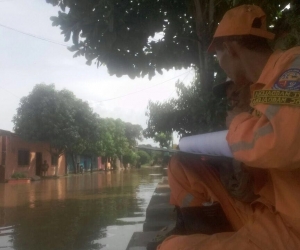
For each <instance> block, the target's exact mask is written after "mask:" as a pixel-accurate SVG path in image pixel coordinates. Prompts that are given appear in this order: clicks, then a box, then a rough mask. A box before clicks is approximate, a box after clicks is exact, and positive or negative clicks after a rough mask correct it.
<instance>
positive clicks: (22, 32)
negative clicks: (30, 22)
mask: <svg viewBox="0 0 300 250" xmlns="http://www.w3.org/2000/svg"><path fill="white" fill-rule="evenodd" d="M0 26H1V27H3V28H6V29H10V30H13V31H15V32H18V33H21V34H23V35H26V36H31V37H34V38H37V39H40V40H43V41H46V42H49V43H53V44H56V45H60V46H64V47H68V45H66V44H62V43H59V42H55V41H52V40H50V39H47V38H43V37H39V36H36V35H33V34H30V33H26V32H24V31H21V30H17V29H15V28H12V27H9V26H6V25H3V24H1V23H0Z"/></svg>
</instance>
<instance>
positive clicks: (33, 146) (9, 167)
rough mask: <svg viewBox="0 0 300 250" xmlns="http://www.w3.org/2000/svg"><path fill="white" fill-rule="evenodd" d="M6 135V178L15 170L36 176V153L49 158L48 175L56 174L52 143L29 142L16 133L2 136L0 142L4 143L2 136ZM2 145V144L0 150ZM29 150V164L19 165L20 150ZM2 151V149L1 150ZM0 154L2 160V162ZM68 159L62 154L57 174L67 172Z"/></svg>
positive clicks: (43, 157)
mask: <svg viewBox="0 0 300 250" xmlns="http://www.w3.org/2000/svg"><path fill="white" fill-rule="evenodd" d="M3 136H5V137H6V159H5V179H9V178H10V177H11V175H12V174H13V173H15V172H23V173H25V174H26V175H27V177H33V176H36V175H37V173H36V153H37V152H40V153H41V154H42V161H44V160H47V162H48V164H49V169H48V172H47V175H48V176H51V175H54V174H55V166H52V165H51V154H50V152H49V149H50V145H49V143H45V142H27V141H24V140H22V139H21V138H20V137H18V136H16V135H13V134H12V135H2V136H0V144H2V137H3ZM1 149H2V145H1V146H0V150H1ZM19 150H28V151H29V164H28V165H24V166H19V165H18V151H19ZM0 152H1V151H0ZM1 157H2V156H1V154H0V162H1V160H2V159H1ZM65 166H66V160H65V156H64V155H62V156H60V157H59V159H58V173H57V175H64V174H65V172H66V171H65V170H66V169H65Z"/></svg>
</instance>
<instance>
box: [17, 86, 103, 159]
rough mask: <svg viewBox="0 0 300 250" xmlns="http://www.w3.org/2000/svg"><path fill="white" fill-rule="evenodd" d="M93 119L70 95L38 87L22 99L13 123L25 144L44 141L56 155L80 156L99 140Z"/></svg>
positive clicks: (78, 101) (62, 91)
mask: <svg viewBox="0 0 300 250" xmlns="http://www.w3.org/2000/svg"><path fill="white" fill-rule="evenodd" d="M96 118H97V117H96V115H95V114H94V113H93V112H92V110H91V108H90V107H89V105H88V104H87V103H85V102H83V101H82V100H80V99H78V98H76V97H75V96H74V94H73V93H72V92H70V91H68V90H61V91H57V90H55V86H54V84H50V85H46V84H37V85H36V86H35V87H34V88H33V90H32V92H31V93H30V94H29V95H28V96H26V97H23V98H22V99H21V102H20V105H19V108H18V109H17V114H16V115H15V116H14V118H13V122H14V124H15V127H14V130H15V132H16V133H17V134H19V135H20V136H21V137H23V138H24V139H26V140H30V141H47V142H49V143H50V145H51V147H52V149H54V150H55V152H56V153H58V154H61V153H62V152H64V151H65V150H68V151H71V152H76V153H78V154H80V153H82V152H84V151H85V150H86V149H88V148H89V146H90V144H91V143H92V142H93V141H97V140H99V138H98V137H97V133H96V131H97V126H96V124H95V120H96Z"/></svg>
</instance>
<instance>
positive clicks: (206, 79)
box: [194, 0, 215, 92]
mask: <svg viewBox="0 0 300 250" xmlns="http://www.w3.org/2000/svg"><path fill="white" fill-rule="evenodd" d="M203 3H205V2H204V1H201V0H194V5H195V10H196V12H195V15H196V16H195V20H196V32H197V37H198V58H199V79H200V86H201V89H203V90H204V91H205V92H211V90H212V86H213V82H214V70H213V60H214V57H213V55H212V54H209V53H207V49H208V46H209V44H210V39H211V37H210V36H209V34H212V28H214V27H212V24H213V18H214V12H215V5H214V4H215V3H214V0H210V1H209V4H208V6H204V5H203ZM201 4H202V5H201ZM206 7H208V15H205V11H206ZM207 16H208V18H207ZM206 23H209V25H208V28H207V25H206ZM200 86H198V87H200Z"/></svg>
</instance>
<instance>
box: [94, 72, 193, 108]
mask: <svg viewBox="0 0 300 250" xmlns="http://www.w3.org/2000/svg"><path fill="white" fill-rule="evenodd" d="M190 72H191V70H190V71H187V72H185V73H183V74H180V75H178V76H175V77H173V78H170V79H169V80H166V81H163V82H160V83H157V84H155V85H153V86H151V87H148V88H145V89H140V90H138V91H135V92H131V93H128V94H126V95H121V96H117V97H113V98H110V99H106V100H102V101H98V102H96V103H95V104H97V103H101V102H106V101H111V100H115V99H119V98H122V97H125V96H129V95H133V94H136V93H139V92H142V91H145V90H147V89H151V88H154V87H156V86H157V85H160V84H163V83H166V82H169V81H171V80H173V79H175V78H178V77H180V76H182V75H185V74H189V73H190ZM185 78H186V77H185ZM185 78H184V79H185Z"/></svg>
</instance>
